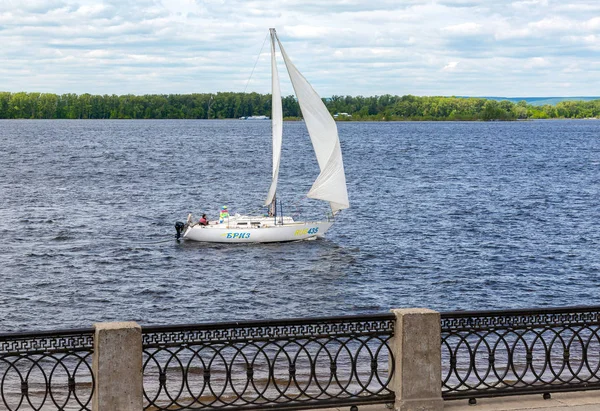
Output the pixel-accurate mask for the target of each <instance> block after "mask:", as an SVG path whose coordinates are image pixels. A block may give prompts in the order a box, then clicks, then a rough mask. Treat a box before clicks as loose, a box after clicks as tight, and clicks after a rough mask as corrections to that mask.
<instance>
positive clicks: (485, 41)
mask: <svg viewBox="0 0 600 411" xmlns="http://www.w3.org/2000/svg"><path fill="white" fill-rule="evenodd" d="M269 27H275V28H277V32H278V34H279V38H280V39H281V41H282V43H283V44H284V46H285V48H286V51H287V53H288V55H289V56H290V58H291V59H292V60H293V62H294V63H295V64H296V66H297V67H298V69H299V70H300V71H301V72H302V73H303V74H304V76H305V77H306V78H307V79H308V80H309V81H310V82H311V83H312V84H313V86H314V87H315V89H316V90H317V91H318V92H319V94H321V95H322V96H330V95H334V94H337V95H376V94H387V93H389V94H398V95H404V94H414V95H469V96H598V95H600V1H598V0H560V1H556V0H520V1H507V0H495V1H492V0H489V1H488V0H279V1H277V0H270V1H266V0H249V1H245V0H129V1H124V0H94V1H88V0H77V1H75V0H0V91H11V92H16V91H40V92H52V93H67V92H72V93H86V92H88V93H92V94H113V93H115V94H126V93H133V94H150V93H192V92H198V93H208V92H217V91H236V92H240V91H244V89H245V88H246V86H247V91H257V92H261V93H266V92H269V87H270V85H269V75H270V73H269V60H268V59H269V56H268V52H269V47H268V44H265V47H264V48H263V50H262V54H260V57H259V58H258V60H257V57H258V56H259V51H260V50H261V46H262V45H263V42H264V40H265V37H266V35H267V32H268V28H269ZM255 62H257V64H256V69H255V71H254V74H253V76H252V78H251V80H250V82H249V83H248V79H249V77H250V73H251V71H252V68H253V67H254V64H255ZM280 70H281V71H283V70H284V68H283V66H280ZM282 91H283V93H284V94H290V93H291V91H292V90H291V86H290V85H289V83H284V84H283V85H282Z"/></svg>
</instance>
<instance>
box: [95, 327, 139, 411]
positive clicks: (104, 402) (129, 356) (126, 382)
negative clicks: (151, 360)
mask: <svg viewBox="0 0 600 411" xmlns="http://www.w3.org/2000/svg"><path fill="white" fill-rule="evenodd" d="M94 328H95V330H96V332H95V335H94V358H93V365H92V370H93V372H94V380H95V386H94V398H93V400H92V410H93V411H117V410H118V411H142V409H143V392H142V389H143V388H142V328H141V327H140V326H139V325H138V324H137V323H135V322H115V323H96V324H94Z"/></svg>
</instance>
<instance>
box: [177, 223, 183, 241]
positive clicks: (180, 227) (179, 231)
mask: <svg viewBox="0 0 600 411" xmlns="http://www.w3.org/2000/svg"><path fill="white" fill-rule="evenodd" d="M184 228H185V224H184V223H182V222H181V221H177V222H176V223H175V230H177V234H176V235H175V238H177V239H178V240H179V238H180V237H181V233H183V229H184Z"/></svg>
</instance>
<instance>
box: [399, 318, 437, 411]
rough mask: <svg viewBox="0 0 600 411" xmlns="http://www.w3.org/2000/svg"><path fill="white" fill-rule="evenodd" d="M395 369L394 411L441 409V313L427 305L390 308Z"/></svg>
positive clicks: (433, 410)
mask: <svg viewBox="0 0 600 411" xmlns="http://www.w3.org/2000/svg"><path fill="white" fill-rule="evenodd" d="M392 312H393V313H394V314H395V315H396V326H395V329H394V338H393V340H392V352H393V353H394V361H395V370H394V378H393V379H392V386H391V388H392V390H393V391H394V392H395V393H396V403H395V409H396V410H397V411H441V410H443V409H444V401H443V400H442V350H441V325H440V313H438V312H437V311H433V310H428V309H426V308H409V309H400V310H392Z"/></svg>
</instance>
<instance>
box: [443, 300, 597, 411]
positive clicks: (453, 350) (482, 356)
mask: <svg viewBox="0 0 600 411" xmlns="http://www.w3.org/2000/svg"><path fill="white" fill-rule="evenodd" d="M441 318H442V370H443V375H442V396H443V398H444V399H446V400H451V399H460V398H469V399H474V398H480V397H494V396H505V395H519V394H534V393H542V394H545V395H548V394H549V393H551V392H561V391H582V390H592V389H600V307H570V308H551V309H537V310H509V311H470V312H448V313H442V315H441ZM472 401H473V400H472Z"/></svg>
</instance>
